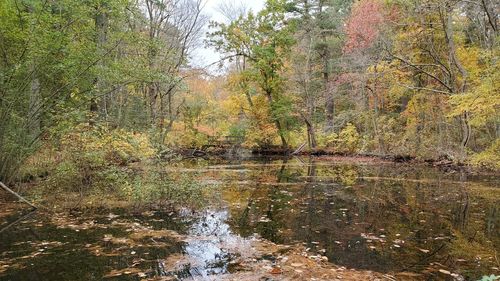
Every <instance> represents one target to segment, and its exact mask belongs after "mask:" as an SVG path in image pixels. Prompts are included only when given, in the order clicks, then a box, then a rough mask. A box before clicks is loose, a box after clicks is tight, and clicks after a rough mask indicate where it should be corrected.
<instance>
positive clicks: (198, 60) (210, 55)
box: [192, 0, 265, 67]
mask: <svg viewBox="0 0 500 281" xmlns="http://www.w3.org/2000/svg"><path fill="white" fill-rule="evenodd" d="M206 1H207V4H206V6H205V10H204V13H205V14H207V15H208V16H210V17H211V19H212V20H214V21H218V22H223V21H224V20H225V19H224V16H222V15H221V14H220V13H219V12H217V6H218V5H219V3H220V2H223V1H233V2H236V3H242V2H243V3H245V5H246V6H247V7H248V8H250V9H252V11H254V12H258V11H260V10H261V9H262V7H264V2H265V0H206ZM206 31H208V27H207V30H206ZM218 60H219V54H217V53H216V52H215V51H214V50H212V49H209V48H206V47H205V46H204V45H202V46H200V48H198V49H197V50H196V51H195V52H194V53H193V59H192V64H193V65H194V66H197V67H204V66H207V65H209V64H212V63H214V62H217V61H218Z"/></svg>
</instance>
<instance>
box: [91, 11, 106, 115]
mask: <svg viewBox="0 0 500 281" xmlns="http://www.w3.org/2000/svg"><path fill="white" fill-rule="evenodd" d="M104 6H105V3H104V2H103V1H101V2H99V3H98V4H97V6H96V14H95V18H94V22H95V34H96V35H95V36H96V37H95V44H96V53H97V56H98V57H99V62H98V63H97V69H98V70H99V71H98V73H97V75H96V76H95V78H94V84H95V89H96V90H95V92H94V96H93V97H92V99H91V101H90V111H91V112H93V113H96V114H97V113H98V114H99V115H101V117H103V118H104V119H107V113H108V112H107V106H108V105H107V100H106V97H104V96H103V94H104V92H105V81H104V79H102V78H101V75H102V74H103V72H104V61H103V56H104V53H105V44H106V41H107V33H108V32H107V31H108V16H107V14H106V12H105V11H103V7H104ZM99 103H100V106H99Z"/></svg>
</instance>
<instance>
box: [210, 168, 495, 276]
mask: <svg viewBox="0 0 500 281" xmlns="http://www.w3.org/2000/svg"><path fill="white" fill-rule="evenodd" d="M245 167H246V169H248V170H249V171H248V172H246V173H245V174H244V175H242V174H241V173H240V174H239V178H238V180H237V181H235V182H234V183H231V181H234V180H235V179H232V178H231V175H232V173H230V172H220V173H219V174H211V176H212V177H215V178H219V179H222V182H227V185H226V186H225V188H224V191H223V193H224V198H225V200H226V201H227V202H229V204H230V206H231V207H230V210H231V217H230V220H229V222H230V224H231V225H232V226H233V228H234V229H235V230H237V231H238V233H240V234H241V235H243V236H247V235H252V234H253V233H258V234H259V235H260V236H262V237H264V238H266V239H269V240H272V241H274V242H278V243H304V244H306V245H307V247H309V248H311V249H312V250H314V251H318V252H321V253H323V252H324V253H326V255H327V256H328V258H329V259H330V260H331V261H332V262H334V263H337V264H340V265H345V266H348V267H354V268H362V269H371V270H377V271H382V272H388V271H401V270H410V271H416V272H433V271H437V270H438V268H439V267H438V266H436V265H442V266H443V267H446V268H449V269H450V270H457V271H459V272H462V273H463V274H464V275H465V276H466V277H478V276H480V275H481V274H490V273H492V272H497V273H498V262H497V261H496V260H495V251H497V250H498V249H499V247H500V232H499V231H500V228H499V221H498V207H497V206H498V205H499V204H498V203H499V201H498V199H499V194H500V193H499V192H500V190H499V189H498V185H497V183H495V184H493V185H491V183H487V184H486V183H478V182H472V181H471V182H467V181H464V178H463V175H460V174H457V175H454V174H442V173H440V172H439V171H437V170H433V169H429V168H425V167H409V166H402V167H398V166H395V165H390V164H385V165H371V164H370V165H368V164H367V165H359V164H349V163H347V164H346V163H339V164H331V163H325V162H322V161H318V160H315V159H309V160H308V161H304V160H302V161H298V160H291V161H290V160H288V161H275V162H271V163H266V164H265V165H262V166H259V165H252V164H249V165H247V166H245ZM484 190H487V191H488V192H483V191H484ZM463 244H470V245H472V244H473V245H474V246H468V245H463Z"/></svg>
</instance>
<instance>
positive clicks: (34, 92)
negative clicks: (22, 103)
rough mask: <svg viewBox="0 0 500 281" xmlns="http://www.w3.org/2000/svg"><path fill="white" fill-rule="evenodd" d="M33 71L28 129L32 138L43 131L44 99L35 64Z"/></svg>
mask: <svg viewBox="0 0 500 281" xmlns="http://www.w3.org/2000/svg"><path fill="white" fill-rule="evenodd" d="M31 73H32V74H31V86H30V105H29V118H28V127H29V128H28V129H29V131H30V135H31V137H32V138H38V136H39V135H40V132H41V119H40V118H41V112H40V103H41V101H42V97H41V95H40V80H39V79H38V77H37V75H36V72H35V70H34V65H32V70H31Z"/></svg>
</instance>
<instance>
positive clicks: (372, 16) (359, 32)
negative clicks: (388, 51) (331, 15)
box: [344, 0, 384, 54]
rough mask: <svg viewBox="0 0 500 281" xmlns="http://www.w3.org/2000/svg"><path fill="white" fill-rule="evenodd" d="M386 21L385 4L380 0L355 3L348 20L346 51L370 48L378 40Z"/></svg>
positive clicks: (364, 0) (363, 0) (365, 0)
mask: <svg viewBox="0 0 500 281" xmlns="http://www.w3.org/2000/svg"><path fill="white" fill-rule="evenodd" d="M383 22H384V15H383V4H382V3H381V2H380V1H378V0H362V1H360V2H358V3H357V4H356V5H354V7H353V9H352V12H351V15H350V17H349V19H348V20H347V22H346V26H345V32H346V35H347V40H346V44H345V46H344V52H345V53H347V54H348V53H352V52H354V51H357V50H362V49H366V48H369V47H371V46H372V45H373V43H374V42H375V40H377V38H378V35H379V32H380V28H381V25H382V24H383Z"/></svg>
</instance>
